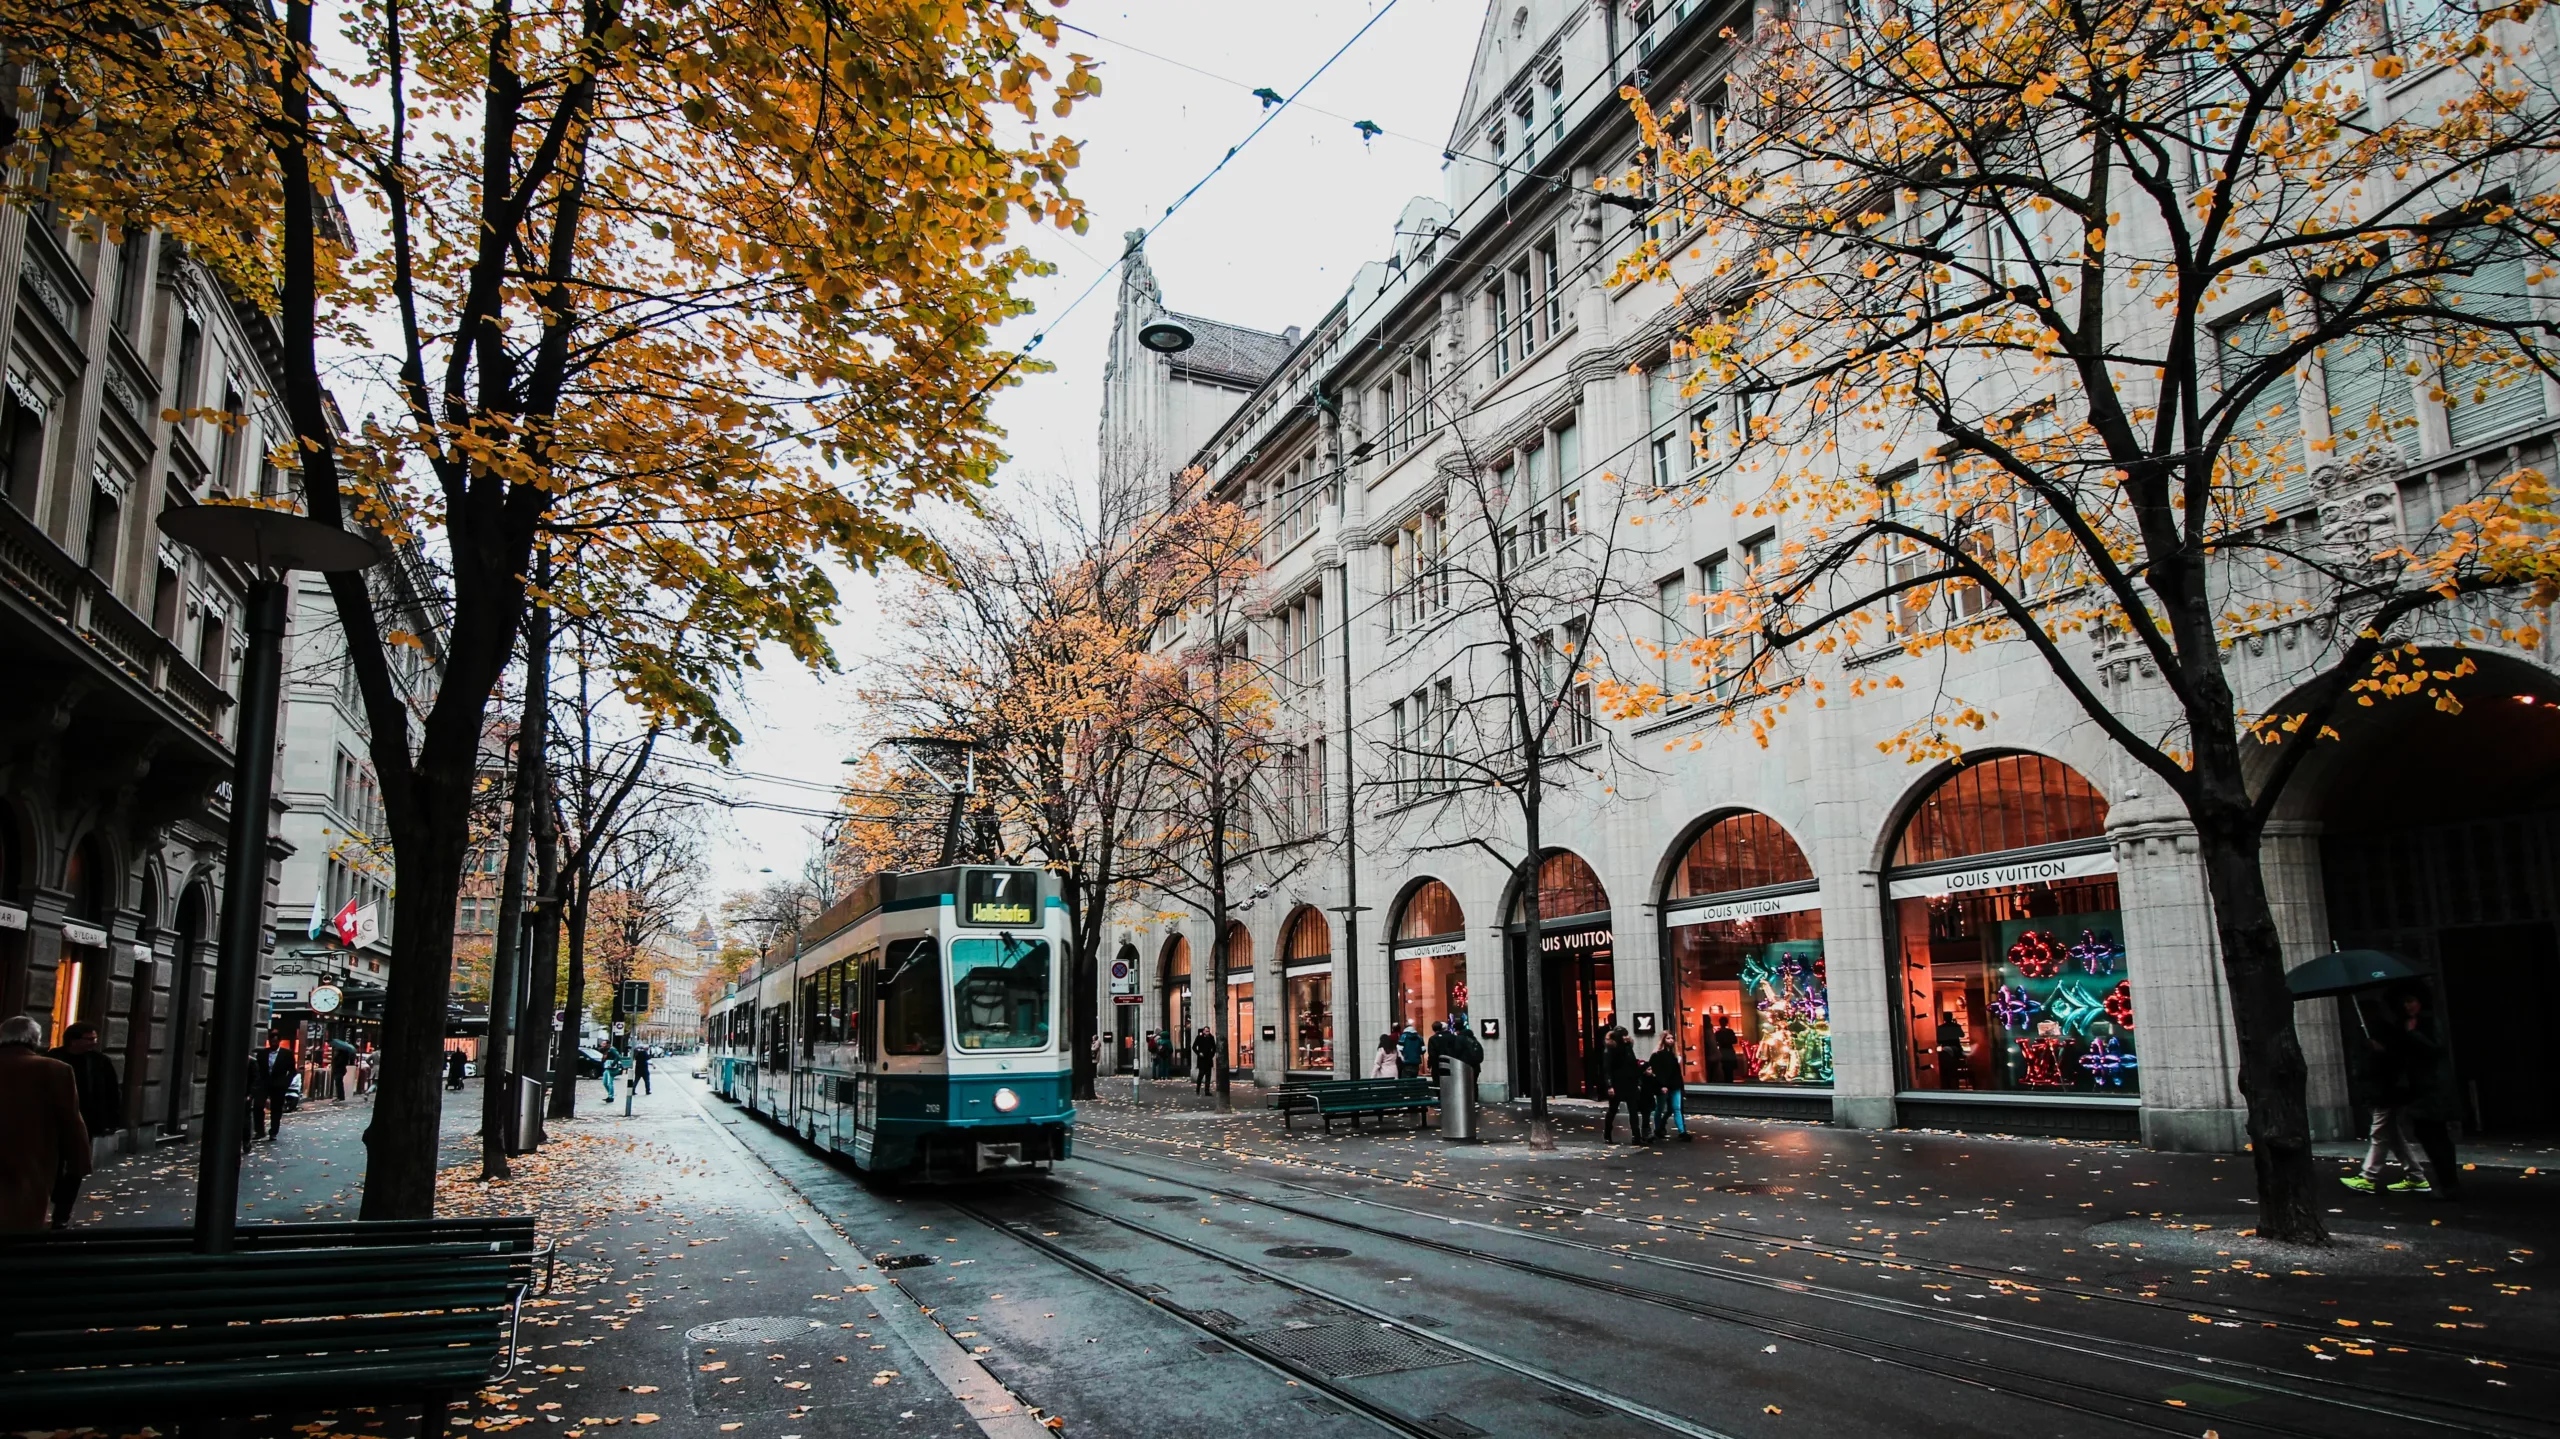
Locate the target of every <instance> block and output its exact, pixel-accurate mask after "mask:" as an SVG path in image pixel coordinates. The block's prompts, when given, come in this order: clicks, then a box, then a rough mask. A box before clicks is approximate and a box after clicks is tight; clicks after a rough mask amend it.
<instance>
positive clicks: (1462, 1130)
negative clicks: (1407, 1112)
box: [1440, 1059, 1476, 1144]
mask: <svg viewBox="0 0 2560 1439" xmlns="http://www.w3.org/2000/svg"><path fill="white" fill-rule="evenodd" d="M1440 1137H1441V1138H1442V1139H1454V1140H1458V1141H1460V1142H1462V1143H1466V1144H1473V1143H1475V1142H1476V1067H1475V1066H1474V1065H1472V1064H1469V1063H1467V1062H1466V1061H1465V1060H1463V1059H1450V1060H1446V1061H1444V1067H1443V1068H1442V1069H1441V1071H1440Z"/></svg>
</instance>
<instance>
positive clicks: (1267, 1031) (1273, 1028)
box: [1262, 1024, 1280, 1044]
mask: <svg viewBox="0 0 2560 1439" xmlns="http://www.w3.org/2000/svg"><path fill="white" fill-rule="evenodd" d="M1262 1042H1263V1043H1265V1044H1277V1043H1279V1042H1280V1026H1278V1025H1276V1024H1266V1025H1264V1026H1262Z"/></svg>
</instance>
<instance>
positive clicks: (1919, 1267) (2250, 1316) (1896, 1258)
mask: <svg viewBox="0 0 2560 1439" xmlns="http://www.w3.org/2000/svg"><path fill="white" fill-rule="evenodd" d="M1086 1133H1087V1135H1088V1136H1089V1135H1091V1134H1094V1133H1103V1134H1110V1135H1111V1136H1112V1137H1113V1138H1115V1139H1118V1140H1121V1141H1123V1147H1120V1148H1117V1149H1114V1150H1113V1151H1112V1152H1114V1153H1119V1154H1131V1155H1136V1154H1145V1153H1153V1152H1155V1151H1150V1150H1140V1149H1132V1148H1128V1147H1126V1145H1128V1144H1131V1143H1136V1144H1145V1145H1152V1146H1157V1147H1158V1149H1159V1150H1164V1151H1171V1150H1179V1149H1198V1150H1201V1151H1203V1152H1214V1153H1219V1154H1222V1155H1229V1156H1232V1155H1233V1151H1228V1150H1215V1151H1212V1150H1210V1148H1209V1146H1206V1145H1202V1144H1198V1143H1196V1142H1190V1141H1183V1140H1173V1139H1159V1138H1156V1137H1154V1136H1148V1135H1128V1134H1122V1133H1118V1132H1116V1131H1112V1130H1108V1129H1103V1128H1102V1127H1100V1126H1097V1125H1091V1124H1088V1125H1087V1126H1086ZM1096 1147H1102V1148H1110V1146H1096V1145H1095V1144H1094V1143H1093V1142H1092V1140H1091V1139H1090V1138H1087V1139H1085V1140H1084V1141H1082V1142H1080V1144H1079V1145H1078V1149H1079V1152H1084V1151H1089V1150H1091V1149H1094V1148H1096ZM1161 1157H1163V1158H1165V1159H1168V1160H1171V1161H1172V1162H1175V1163H1179V1164H1188V1165H1192V1166H1194V1167H1196V1168H1203V1169H1215V1168H1219V1167H1222V1166H1219V1165H1216V1164H1213V1163H1211V1162H1210V1161H1208V1160H1205V1159H1195V1158H1189V1157H1185V1156H1183V1155H1180V1154H1177V1153H1169V1152H1168V1153H1163V1154H1162V1155H1161ZM1247 1157H1253V1156H1247ZM1289 1163H1290V1164H1291V1165H1292V1166H1293V1167H1296V1168H1301V1169H1316V1170H1322V1171H1324V1172H1326V1173H1329V1174H1339V1175H1343V1176H1345V1177H1347V1178H1353V1179H1362V1180H1368V1181H1370V1182H1372V1183H1377V1184H1385V1185H1392V1186H1395V1187H1397V1188H1400V1189H1430V1190H1436V1191H1439V1192H1442V1193H1447V1194H1456V1195H1463V1196H1465V1197H1466V1198H1469V1199H1480V1200H1485V1201H1487V1202H1490V1203H1497V1204H1504V1205H1509V1206H1511V1207H1513V1208H1515V1209H1519V1210H1523V1211H1539V1212H1543V1213H1545V1214H1547V1215H1549V1216H1550V1217H1553V1218H1559V1219H1597V1220H1604V1221H1609V1222H1614V1223H1619V1224H1631V1225H1633V1224H1641V1225H1649V1226H1659V1227H1660V1228H1662V1229H1664V1230H1668V1231H1672V1232H1677V1233H1683V1234H1690V1235H1695V1236H1697V1237H1700V1238H1708V1239H1720V1240H1726V1241H1730V1242H1733V1243H1738V1244H1748V1245H1753V1246H1756V1247H1760V1248H1766V1249H1779V1250H1785V1251H1788V1252H1790V1253H1795V1254H1806V1255H1812V1256H1814V1257H1816V1258H1822V1259H1836V1260H1846V1261H1848V1262H1851V1263H1857V1264H1872V1265H1875V1266H1876V1267H1878V1268H1887V1269H1895V1270H1902V1271H1908V1272H1911V1273H1915V1274H1930V1275H1935V1276H1938V1277H1940V1278H1946V1279H1958V1280H1962V1281H1964V1282H1965V1283H1968V1284H1981V1285H2001V1286H2013V1287H2032V1288H2033V1289H2034V1290H2035V1291H2036V1292H2038V1293H2040V1294H2058V1295H2066V1296H2069V1297H2071V1298H2074V1299H2086V1300H2091V1301H2094V1302H2099V1303H2107V1304H2116V1305H2123V1306H2126V1307H2130V1308H2136V1309H2142V1310H2146V1311H2149V1312H2152V1313H2156V1314H2161V1315H2170V1316H2183V1315H2187V1314H2192V1313H2195V1312H2196V1311H2197V1310H2198V1309H2199V1308H2210V1309H2213V1310H2216V1311H2217V1312H2218V1313H2219V1314H2220V1315H2221V1317H2223V1318H2227V1319H2236V1320H2243V1321H2246V1322H2248V1323H2250V1324H2254V1325H2256V1326H2258V1327H2260V1328H2267V1327H2274V1328H2277V1329H2280V1330H2285V1331H2288V1332H2291V1333H2295V1334H2302V1335H2313V1336H2318V1337H2321V1338H2326V1339H2335V1338H2337V1337H2338V1336H2337V1333H2336V1331H2334V1330H2332V1329H2330V1328H2328V1327H2326V1326H2325V1325H2321V1324H2318V1323H2314V1322H2312V1321H2310V1320H2307V1319H2304V1318H2302V1317H2300V1316H2299V1315H2294V1314H2287V1313H2285V1312H2283V1311H2281V1310H2274V1309H2265V1308H2260V1307H2257V1306H2254V1305H2248V1304H2233V1303H2231V1302H2230V1301H2228V1300H2217V1301H2215V1302H2214V1303H2212V1304H2210V1305H2189V1304H2172V1303H2169V1302H2168V1301H2166V1300H2160V1299H2150V1298H2145V1297H2143V1296H2141V1295H2137V1294H2125V1293H2121V1292H2119V1291H2117V1290H2113V1289H2104V1288H2100V1287H2098V1286H2096V1285H2092V1284H2087V1283H2083V1282H2080V1281H2077V1280H2072V1279H2067V1278H2056V1277H2054V1276H2051V1275H2047V1274H2040V1273H2036V1272H2033V1271H2029V1270H2025V1269H2022V1268H2011V1269H2007V1270H1991V1269H1982V1268H1975V1267H1968V1266H1966V1265H1962V1264H1952V1263H1943V1262H1939V1261H1935V1260H1928V1259H1918V1258H1914V1257H1912V1256H1910V1255H1905V1254H1895V1253H1890V1252H1887V1251H1884V1250H1877V1249H1865V1248H1860V1247H1857V1246H1855V1245H1847V1244H1832V1243H1826V1242H1824V1241H1822V1240H1818V1239H1805V1238H1802V1237H1799V1236H1793V1235H1785V1234H1778V1233H1774V1232H1772V1231H1769V1230H1764V1229H1750V1228H1745V1227H1742V1226H1738V1225H1724V1224H1710V1223H1706V1222H1703V1221H1699V1220H1688V1219H1678V1218H1674V1217H1671V1216H1668V1215H1664V1216H1654V1215H1648V1214H1632V1213H1622V1212H1619V1211H1617V1210H1612V1209H1603V1208H1600V1207H1598V1206H1596V1205H1574V1204H1565V1203H1559V1202H1557V1201H1555V1200H1552V1199H1545V1198H1540V1197H1536V1196H1533V1195H1524V1194H1518V1193H1507V1192H1504V1191H1502V1190H1497V1189H1480V1188H1477V1187H1475V1186H1473V1185H1467V1184H1456V1183H1451V1182H1449V1181H1447V1180H1437V1179H1417V1178H1415V1177H1413V1176H1411V1175H1406V1174H1395V1173H1391V1172H1388V1171H1385V1170H1377V1169H1363V1168H1360V1167H1358V1166H1356V1165H1348V1164H1330V1163H1326V1162H1325V1161H1322V1160H1315V1159H1306V1158H1301V1157H1296V1156H1293V1157H1292V1158H1291V1159H1290V1160H1289ZM1254 1177H1255V1178H1257V1179H1259V1180H1262V1181H1263V1182H1267V1183H1272V1184H1278V1185H1282V1186H1284V1187H1288V1188H1293V1189H1298V1190H1301V1191H1303V1192H1306V1193H1309V1194H1317V1195H1323V1196H1325V1197H1328V1198H1335V1199H1343V1200H1347V1201H1352V1202H1357V1203H1362V1204H1370V1205H1376V1206H1379V1207H1382V1208H1389V1209H1393V1208H1397V1207H1399V1206H1395V1205H1391V1204H1386V1203H1385V1202H1384V1201H1381V1200H1376V1199H1371V1198H1367V1197H1365V1196H1355V1195H1347V1194H1340V1193H1337V1192H1335V1191H1332V1190H1327V1189H1323V1188H1319V1187H1317V1186H1315V1185H1310V1184H1303V1183H1299V1182H1297V1181H1293V1180H1288V1179H1282V1178H1278V1177H1275V1176H1254ZM1710 1187H1711V1188H1712V1186H1710ZM1410 1212H1413V1213H1417V1214H1422V1215H1425V1216H1428V1217H1430V1218H1433V1219H1447V1218H1448V1217H1449V1216H1446V1215H1438V1214H1433V1213H1432V1212H1431V1211H1429V1210H1413V1211H1410ZM1490 1227H1492V1228H1494V1229H1496V1230H1497V1231H1498V1232H1501V1233H1505V1234H1510V1233H1519V1234H1523V1235H1533V1234H1534V1233H1535V1231H1531V1230H1511V1229H1503V1228H1501V1226H1498V1225H1497V1226H1490ZM1639 1257H1641V1258H1646V1259H1650V1258H1653V1257H1654V1256H1649V1255H1648V1256H1639ZM2391 1342H2392V1343H2393V1344H2394V1345H2396V1346H2397V1347H2399V1348H2401V1349H2405V1350H2408V1351H2409V1352H2411V1353H2413V1354H2423V1355H2429V1356H2432V1357H2436V1358H2441V1359H2447V1360H2452V1361H2456V1362H2461V1363H2468V1364H2478V1363H2483V1362H2494V1363H2496V1364H2497V1365H2499V1366H2501V1367H2504V1368H2509V1369H2536V1370H2549V1371H2560V1354H2554V1353H2551V1352H2544V1351H2532V1350H2520V1349H2510V1348H2506V1347H2504V1346H2499V1345H2488V1344H2477V1345H2473V1344H2466V1345H2462V1346H2458V1347H2457V1346H2455V1345H2450V1344H2442V1343H2437V1342H2434V1341H2431V1340H2428V1339H2425V1338H2421V1337H2417V1336H2414V1335H2412V1336H2407V1337H2402V1338H2395V1339H2394V1340H2392V1341H2391ZM2324 1382H2325V1381H2324Z"/></svg>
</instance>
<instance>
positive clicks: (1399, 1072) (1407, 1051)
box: [1396, 1019, 1422, 1079]
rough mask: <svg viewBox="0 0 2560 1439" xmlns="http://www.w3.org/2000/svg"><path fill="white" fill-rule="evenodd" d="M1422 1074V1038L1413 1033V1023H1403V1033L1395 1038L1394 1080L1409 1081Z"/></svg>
mask: <svg viewBox="0 0 2560 1439" xmlns="http://www.w3.org/2000/svg"><path fill="white" fill-rule="evenodd" d="M1420 1073H1422V1036H1421V1035H1420V1034H1419V1033H1417V1032H1415V1030H1414V1027H1413V1021H1412V1020H1410V1019H1408V1020H1406V1021H1405V1022H1404V1033H1402V1034H1399V1035H1397V1036H1396V1078H1398V1079H1411V1078H1413V1077H1414V1076H1416V1075H1418V1074H1420Z"/></svg>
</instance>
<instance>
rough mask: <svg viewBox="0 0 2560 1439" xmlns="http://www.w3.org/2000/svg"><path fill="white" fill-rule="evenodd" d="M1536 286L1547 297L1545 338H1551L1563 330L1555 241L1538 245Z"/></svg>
mask: <svg viewBox="0 0 2560 1439" xmlns="http://www.w3.org/2000/svg"><path fill="white" fill-rule="evenodd" d="M1536 258H1537V266H1538V287H1539V289H1540V291H1541V292H1542V293H1543V294H1545V296H1546V299H1547V338H1548V339H1550V340H1552V339H1554V338H1555V337H1556V336H1557V335H1559V334H1561V333H1563V331H1564V287H1563V286H1562V285H1561V284H1559V283H1558V280H1559V279H1560V278H1561V276H1562V270H1561V267H1560V266H1559V264H1558V262H1557V258H1556V242H1555V241H1553V240H1549V241H1547V242H1546V243H1545V244H1543V245H1540V246H1539V247H1538V252H1537V257H1536Z"/></svg>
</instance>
